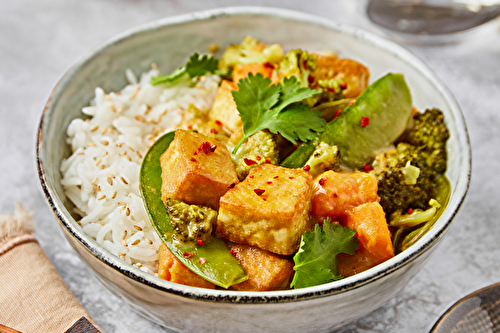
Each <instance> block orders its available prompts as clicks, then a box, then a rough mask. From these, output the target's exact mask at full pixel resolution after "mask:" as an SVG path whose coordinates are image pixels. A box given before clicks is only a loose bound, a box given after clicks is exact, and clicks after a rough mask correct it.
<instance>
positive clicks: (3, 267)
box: [0, 203, 100, 333]
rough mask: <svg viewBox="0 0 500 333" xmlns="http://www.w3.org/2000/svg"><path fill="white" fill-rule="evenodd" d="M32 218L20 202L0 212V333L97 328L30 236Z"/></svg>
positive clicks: (79, 330)
mask: <svg viewBox="0 0 500 333" xmlns="http://www.w3.org/2000/svg"><path fill="white" fill-rule="evenodd" d="M32 216H33V214H32V213H30V212H28V211H27V210H26V209H25V208H24V207H23V206H21V204H19V203H16V210H15V213H14V214H7V215H4V216H0V333H4V332H6V333H7V332H8V333H10V332H23V333H30V332H37V333H43V332H47V333H49V332H50V333H57V332H68V333H75V332H86V333H88V332H92V333H94V332H100V331H99V329H98V326H97V325H96V324H95V323H94V322H93V321H92V319H91V318H90V316H89V314H88V313H87V311H85V309H84V308H83V306H82V304H81V303H80V302H79V301H78V300H77V299H76V297H75V295H73V293H72V292H71V291H70V290H69V289H68V287H67V286H66V284H65V283H64V281H63V280H62V278H61V277H60V276H59V274H58V273H57V270H56V269H55V267H54V266H53V265H52V263H51V262H50V259H49V258H48V257H47V255H46V254H45V252H43V250H42V248H41V247H40V245H39V244H38V241H37V239H36V237H35V236H34V235H32V233H33V232H34V231H35V226H34V224H33V221H32Z"/></svg>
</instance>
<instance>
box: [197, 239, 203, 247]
mask: <svg viewBox="0 0 500 333" xmlns="http://www.w3.org/2000/svg"><path fill="white" fill-rule="evenodd" d="M196 242H197V243H198V245H199V246H203V245H205V242H204V241H203V239H201V238H198V240H197V241H196Z"/></svg>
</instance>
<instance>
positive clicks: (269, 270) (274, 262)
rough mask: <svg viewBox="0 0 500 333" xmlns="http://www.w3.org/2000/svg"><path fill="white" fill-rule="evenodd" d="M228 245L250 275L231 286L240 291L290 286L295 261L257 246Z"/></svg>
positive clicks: (266, 289)
mask: <svg viewBox="0 0 500 333" xmlns="http://www.w3.org/2000/svg"><path fill="white" fill-rule="evenodd" d="M228 247H229V248H230V249H231V250H232V252H233V253H234V256H235V257H236V259H238V261H239V262H240V264H241V266H242V267H243V269H244V270H245V272H246V273H247V275H248V280H246V281H244V282H241V283H238V284H235V285H233V286H232V287H231V288H232V289H234V290H238V291H269V290H285V289H289V288H290V282H291V281H292V277H293V273H294V270H293V266H294V262H293V260H292V259H290V258H289V257H286V256H280V255H277V254H274V253H271V252H269V251H266V250H262V249H259V248H258V247H255V246H249V245H242V244H234V243H229V244H228Z"/></svg>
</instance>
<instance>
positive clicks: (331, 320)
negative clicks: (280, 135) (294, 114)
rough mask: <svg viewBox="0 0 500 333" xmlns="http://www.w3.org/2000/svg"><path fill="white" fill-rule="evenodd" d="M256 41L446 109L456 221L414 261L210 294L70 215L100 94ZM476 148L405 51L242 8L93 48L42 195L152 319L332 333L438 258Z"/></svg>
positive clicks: (53, 126)
mask: <svg viewBox="0 0 500 333" xmlns="http://www.w3.org/2000/svg"><path fill="white" fill-rule="evenodd" d="M246 35H251V36H253V37H256V38H259V39H261V40H262V41H265V42H269V43H280V44H281V45H282V46H283V48H284V49H285V50H288V49H292V48H303V49H307V50H316V51H321V50H328V49H329V50H333V51H336V52H337V53H338V54H339V56H340V57H350V58H353V59H356V60H359V61H361V62H363V63H364V64H366V65H367V66H368V67H369V68H370V71H371V77H372V79H376V78H378V77H380V76H381V75H383V74H385V73H387V72H399V73H403V74H404V75H405V78H406V80H407V82H408V84H409V86H410V90H411V92H412V95H413V102H414V105H415V106H416V107H417V108H418V109H420V110H423V109H425V108H428V107H438V108H440V109H442V110H443V112H444V114H445V118H446V121H447V125H448V127H449V129H450V135H451V138H450V140H449V144H448V152H449V164H448V171H447V177H448V179H449V180H450V182H451V185H452V194H451V198H450V202H449V204H448V207H447V209H446V211H445V212H444V213H443V215H442V216H441V218H440V219H439V220H438V222H437V223H436V225H435V226H434V227H433V229H432V230H431V231H429V232H428V233H427V234H426V235H425V236H424V237H423V238H422V239H421V240H419V241H418V242H417V243H416V244H415V245H413V246H412V247H411V248H409V249H408V250H406V251H405V252H403V253H401V254H399V255H397V256H396V257H394V258H392V259H390V260H388V261H387V262H385V263H383V264H381V265H378V266H377V267H374V268H372V269H370V270H368V271H365V272H362V273H360V274H358V275H355V276H352V277H349V278H346V279H343V280H340V281H336V282H332V283H329V284H325V285H321V286H316V287H311V288H304V289H299V290H288V291H276V292H253V293H252V292H234V291H225V290H206V289H201V288H194V287H188V286H182V285H177V284H174V283H170V282H168V281H164V280H161V279H159V278H156V277H154V276H151V275H149V274H146V273H144V272H142V271H141V270H139V269H138V268H137V267H134V266H131V265H128V264H126V263H124V262H123V261H121V260H120V259H119V258H118V257H115V256H113V255H112V254H111V253H109V252H108V251H107V250H105V249H104V248H102V247H101V246H99V245H98V244H97V243H96V242H95V241H94V240H93V239H92V238H91V237H89V236H87V235H86V234H85V233H84V232H83V231H82V229H81V228H80V226H79V225H78V224H77V223H76V221H75V216H72V214H71V213H70V212H71V211H72V207H73V205H72V204H71V203H70V202H69V200H68V199H67V198H66V197H65V195H64V191H63V189H62V187H61V185H60V178H61V175H60V172H59V165H60V163H61V160H62V159H63V158H64V157H66V156H68V155H69V153H70V151H69V147H68V146H67V145H66V140H65V137H66V130H65V129H66V128H67V126H68V124H69V123H70V121H71V120H72V119H74V118H77V117H82V114H81V109H82V107H83V106H85V105H87V104H88V102H89V100H90V99H91V98H92V97H93V95H94V90H95V88H96V87H98V86H99V87H102V88H103V89H104V90H105V91H106V92H109V91H117V90H119V89H121V88H122V87H123V86H125V85H126V84H127V82H126V78H125V70H126V69H131V70H132V71H133V72H134V73H135V74H136V75H138V74H140V73H141V72H143V71H146V70H148V69H149V68H150V66H151V63H156V64H157V65H158V67H159V68H160V70H161V71H162V72H169V71H172V70H174V69H175V68H176V67H178V66H179V64H182V63H184V62H185V60H186V59H187V57H188V56H189V55H190V54H192V53H193V52H199V53H205V52H206V50H207V48H208V46H209V45H211V44H213V43H216V44H218V45H219V46H220V47H221V49H223V48H224V47H226V46H227V45H229V44H232V43H237V42H239V41H241V39H242V37H244V36H246ZM470 164H471V161H470V144H469V139H468V134H467V129H466V126H465V123H464V119H463V115H462V113H461V111H460V108H459V106H458V104H457V103H456V101H455V100H454V98H453V97H452V96H451V94H450V93H449V92H448V90H447V89H446V88H445V86H444V85H443V84H442V83H441V82H440V81H439V79H437V78H436V77H435V75H434V74H433V73H432V71H431V70H430V69H429V68H428V67H427V66H426V65H425V64H423V63H422V62H421V61H420V60H419V59H418V58H416V57H415V56H413V55H412V54H411V53H409V52H408V51H406V50H405V49H404V48H402V47H400V46H398V45H396V44H394V43H392V42H390V41H387V40H385V39H383V38H381V37H378V36H375V35H372V34H370V33H368V32H365V31H362V30H358V29H354V28H351V27H346V26H343V25H340V24H337V23H335V22H332V21H329V20H326V19H322V18H318V17H314V16H311V15H307V14H302V13H297V12H293V11H289V10H282V9H271V8H258V7H238V8H223V9H218V10H211V11H205V12H198V13H193V14H188V15H183V16H178V17H172V18H167V19H164V20H160V21H157V22H153V23H151V24H148V25H145V26H142V27H139V28H137V29H134V30H133V31H129V32H126V33H124V34H122V35H120V36H118V37H116V38H114V39H112V40H110V41H108V42H107V43H105V44H103V45H102V46H100V47H98V48H97V49H95V50H93V51H92V52H91V53H89V54H88V55H87V56H86V57H84V58H83V59H82V60H81V61H80V62H79V63H77V64H76V65H75V66H74V67H73V68H71V69H70V70H69V71H68V72H67V73H66V74H65V75H64V76H63V78H62V79H61V80H60V82H59V83H58V85H57V86H56V87H55V88H54V90H53V92H52V95H51V97H50V98H49V101H48V102H47V105H46V107H45V110H44V112H43V115H42V117H41V120H40V126H39V132H38V138H37V166H38V172H39V177H40V182H41V186H42V190H43V191H44V194H45V196H46V198H47V202H48V204H49V206H50V207H51V209H52V211H53V213H54V215H55V217H56V219H57V221H58V222H59V224H60V226H61V229H62V230H63V233H64V235H65V237H66V239H67V240H68V242H69V243H70V245H71V246H72V247H73V248H74V250H75V251H76V253H77V254H78V255H79V257H80V258H81V259H82V261H84V262H85V263H86V264H87V265H88V266H89V267H90V268H91V270H92V271H93V272H94V273H95V274H96V276H97V277H98V278H99V280H100V281H101V282H102V283H103V284H104V285H105V286H106V287H107V288H108V289H109V290H110V291H111V292H112V293H113V294H114V295H116V296H117V297H119V298H120V299H122V300H123V301H124V302H125V303H127V304H129V305H130V306H131V307H132V308H134V309H135V310H137V311H138V312H139V313H141V314H143V315H144V316H145V317H147V318H150V319H151V320H153V321H155V322H157V323H159V324H161V325H164V326H166V327H168V328H171V329H173V330H176V331H182V332H199V331H204V332H218V331H227V332H255V331H260V332H278V331H287V332H306V331H310V332H322V331H324V332H328V331H331V330H332V329H335V328H338V327H340V326H342V325H345V324H347V323H349V322H351V321H353V320H355V319H358V318H360V317H362V316H364V315H366V314H367V313H369V312H371V311H373V310H374V309H376V308H378V307H379V306H380V305H382V304H383V303H385V302H386V301H387V300H389V299H390V298H392V297H393V296H394V295H395V294H396V293H398V292H399V291H401V290H402V289H403V287H404V286H405V285H406V284H407V283H408V281H409V280H410V279H411V277H412V276H414V275H415V274H416V272H418V270H419V268H420V267H421V266H422V264H423V263H424V262H425V260H426V259H427V258H428V257H429V255H430V254H431V253H432V252H433V251H434V250H435V249H436V245H437V243H439V241H440V240H441V239H442V237H443V236H444V235H445V232H446V231H447V230H448V228H449V227H450V225H451V222H452V220H453V218H454V217H455V215H456V214H457V212H458V209H459V207H460V206H461V204H462V202H463V200H464V198H465V194H466V192H467V189H468V185H469V181H470V169H471V167H470Z"/></svg>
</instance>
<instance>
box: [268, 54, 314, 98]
mask: <svg viewBox="0 0 500 333" xmlns="http://www.w3.org/2000/svg"><path fill="white" fill-rule="evenodd" d="M316 59H317V57H316V56H314V55H310V54H309V53H308V52H307V51H302V50H300V49H295V50H291V51H288V52H287V53H286V54H285V57H284V58H283V60H281V62H280V63H279V65H278V74H279V76H280V78H281V80H283V79H284V78H287V77H291V76H294V77H295V78H296V79H297V81H298V82H300V85H301V86H302V87H304V88H307V87H309V74H310V73H311V72H314V71H315V70H316V67H317V66H316Z"/></svg>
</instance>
